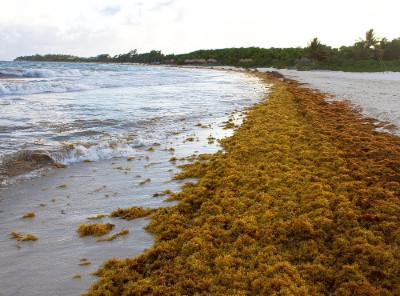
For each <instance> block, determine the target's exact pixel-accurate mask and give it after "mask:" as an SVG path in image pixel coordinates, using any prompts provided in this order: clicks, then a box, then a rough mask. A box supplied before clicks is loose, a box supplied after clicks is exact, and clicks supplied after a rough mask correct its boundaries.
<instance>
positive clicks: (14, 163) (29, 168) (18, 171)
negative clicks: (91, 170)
mask: <svg viewBox="0 0 400 296" xmlns="http://www.w3.org/2000/svg"><path fill="white" fill-rule="evenodd" d="M135 154H136V151H135V149H134V148H132V147H131V146H130V145H129V144H128V143H127V142H124V141H104V142H100V143H97V144H93V145H91V144H68V145H65V146H64V147H62V148H61V149H60V150H57V151H45V150H23V151H19V152H17V153H15V154H13V155H8V156H4V157H3V158H2V159H0V185H9V184H12V183H14V182H15V181H17V180H20V179H32V178H35V177H37V176H38V175H40V170H43V169H45V168H46V167H51V166H54V165H55V166H57V167H60V165H63V166H64V165H65V166H66V165H70V164H73V163H79V162H85V161H100V160H108V159H112V158H114V157H130V156H134V155H135Z"/></svg>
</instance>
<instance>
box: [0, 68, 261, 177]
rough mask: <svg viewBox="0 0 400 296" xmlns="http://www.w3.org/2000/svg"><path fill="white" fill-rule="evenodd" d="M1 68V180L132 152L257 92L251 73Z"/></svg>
mask: <svg viewBox="0 0 400 296" xmlns="http://www.w3.org/2000/svg"><path fill="white" fill-rule="evenodd" d="M1 73H2V74H7V75H14V77H15V78H13V79H0V108H1V112H0V136H1V138H2V141H0V183H3V184H7V183H10V182H12V181H13V178H14V177H16V176H18V175H21V174H22V173H24V171H25V173H27V172H28V171H31V170H33V169H35V168H37V167H40V166H45V165H48V163H49V162H52V161H56V162H59V163H62V164H70V163H75V162H82V161H85V160H91V161H98V160H104V159H111V158H112V157H114V156H130V155H134V154H135V149H136V148H137V147H141V146H143V145H151V144H153V143H156V142H157V143H158V142H160V141H163V140H165V139H166V138H167V137H168V136H171V135H173V134H174V133H177V132H182V131H185V130H186V129H187V126H192V125H193V124H195V123H198V122H201V121H202V120H203V119H205V118H208V117H210V116H212V117H215V118H217V117H221V116H223V115H224V114H225V113H226V112H231V111H233V110H235V109H237V108H241V107H243V106H246V105H248V104H251V102H254V100H255V99H256V98H257V97H258V96H259V92H260V88H259V85H258V83H257V80H256V79H255V78H251V77H248V76H246V75H245V74H239V73H233V72H223V71H212V70H205V69H188V68H169V67H144V66H132V65H111V64H110V65H108V64H77V63H22V62H19V63H17V62H0V74H1ZM32 158H33V159H34V160H36V161H35V162H32V161H31V160H32ZM10 162H12V163H13V165H10ZM27 162H29V164H30V165H27ZM16 163H18V166H16V165H15V164H16Z"/></svg>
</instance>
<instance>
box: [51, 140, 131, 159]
mask: <svg viewBox="0 0 400 296" xmlns="http://www.w3.org/2000/svg"><path fill="white" fill-rule="evenodd" d="M134 154H135V150H134V149H133V148H132V147H131V146H129V145H128V144H127V143H126V142H125V143H124V142H121V141H119V142H117V141H107V142H106V141H103V142H100V143H98V144H95V145H92V146H90V147H85V146H84V145H80V144H77V145H73V147H72V148H70V147H68V149H66V151H65V152H64V153H53V155H52V158H53V159H54V161H56V162H60V163H62V164H72V163H77V162H83V161H88V160H89V161H99V160H106V159H112V158H113V157H128V156H132V155H134Z"/></svg>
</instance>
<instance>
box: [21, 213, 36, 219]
mask: <svg viewBox="0 0 400 296" xmlns="http://www.w3.org/2000/svg"><path fill="white" fill-rule="evenodd" d="M33 217H35V212H28V213H26V214H24V215H23V216H22V218H24V219H25V218H33Z"/></svg>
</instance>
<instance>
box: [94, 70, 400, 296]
mask: <svg viewBox="0 0 400 296" xmlns="http://www.w3.org/2000/svg"><path fill="white" fill-rule="evenodd" d="M260 77H262V78H265V77H264V76H261V75H260ZM265 79H266V81H267V82H268V83H271V82H272V83H273V87H272V89H271V92H270V94H269V95H268V98H267V99H266V100H264V101H263V102H261V103H260V104H257V105H255V106H253V107H252V108H250V109H249V112H248V114H247V117H246V118H245V120H244V122H243V124H242V125H241V126H240V127H239V128H238V129H237V130H236V131H235V134H234V135H233V136H232V137H229V138H226V139H224V140H222V141H221V144H222V146H223V148H224V149H225V153H217V154H215V155H214V156H213V157H212V158H210V160H209V161H208V162H198V163H195V164H191V165H189V166H185V167H184V172H183V173H182V174H179V176H178V177H179V178H194V177H195V178H198V182H197V183H189V184H188V185H186V186H184V187H183V188H182V191H181V192H179V193H177V194H176V197H177V200H179V203H178V204H177V205H175V206H173V207H169V208H164V209H161V210H159V211H157V212H156V213H155V214H154V215H152V220H151V222H150V224H149V226H148V230H150V231H151V232H153V233H154V234H155V236H156V241H155V245H154V246H153V247H152V248H150V249H149V250H147V251H145V252H144V253H143V254H142V255H140V256H138V257H136V258H128V259H125V260H118V259H112V260H110V261H108V262H106V263H105V264H103V266H102V267H101V269H100V270H98V271H97V275H99V276H100V277H99V280H98V281H97V282H96V283H95V284H94V285H93V286H92V287H91V289H90V291H89V292H88V294H87V295H399V291H400V272H399V266H400V244H399V242H400V198H399V197H400V178H399V176H400V138H399V137H397V136H394V135H391V134H387V133H379V132H376V131H375V126H374V125H373V124H372V123H370V122H368V121H366V119H365V118H362V117H361V116H360V114H359V113H357V112H356V111H355V110H353V109H352V108H351V107H349V105H348V104H346V103H344V102H343V103H341V102H330V103H327V102H326V101H325V100H324V95H323V94H320V93H317V92H315V91H312V90H309V89H306V88H302V87H300V86H299V85H298V84H297V83H296V82H294V81H289V82H287V81H280V80H277V79H273V78H265Z"/></svg>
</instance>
